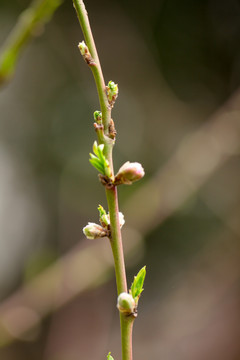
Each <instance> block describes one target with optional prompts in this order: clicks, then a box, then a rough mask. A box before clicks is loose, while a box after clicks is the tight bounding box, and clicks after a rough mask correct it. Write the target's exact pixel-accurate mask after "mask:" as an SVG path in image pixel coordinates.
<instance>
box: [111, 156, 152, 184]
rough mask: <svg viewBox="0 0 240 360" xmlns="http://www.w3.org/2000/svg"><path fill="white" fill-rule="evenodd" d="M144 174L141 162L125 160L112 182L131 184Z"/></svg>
mask: <svg viewBox="0 0 240 360" xmlns="http://www.w3.org/2000/svg"><path fill="white" fill-rule="evenodd" d="M144 175H145V172H144V169H143V167H142V165H141V164H139V163H138V162H134V163H130V162H129V161H127V162H126V163H125V164H123V165H122V166H121V167H120V169H119V170H118V173H117V175H116V177H115V181H114V184H115V185H120V184H127V185H131V184H132V183H133V182H134V181H137V180H140V179H141V178H142V177H143V176H144Z"/></svg>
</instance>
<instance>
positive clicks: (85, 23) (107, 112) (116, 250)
mask: <svg viewBox="0 0 240 360" xmlns="http://www.w3.org/2000/svg"><path fill="white" fill-rule="evenodd" d="M73 4H74V7H75V9H76V12H77V16H78V19H79V22H80V25H81V28H82V31H83V35H84V38H85V41H86V45H87V47H88V49H89V52H90V54H91V56H92V58H93V60H94V63H95V64H96V65H91V66H90V68H91V70H92V72H93V76H94V79H95V82H96V86H97V91H98V96H99V102H100V106H101V111H102V122H103V125H104V134H105V136H104V138H101V142H102V143H103V144H104V145H105V147H104V150H105V156H106V157H107V159H108V161H109V163H110V165H111V169H112V173H114V171H113V162H112V149H113V141H112V140H111V139H109V137H108V131H109V124H110V120H111V108H110V106H109V103H108V99H107V95H106V86H105V81H104V77H103V73H102V69H101V65H100V61H99V58H98V54H97V50H96V46H95V43H94V39H93V35H92V31H91V27H90V23H89V19H88V15H87V11H86V9H85V5H84V3H83V1H82V0H73ZM106 197H107V202H108V210H109V215H110V223H111V239H110V241H111V247H112V253H113V258H114V264H115V274H116V283H117V292H118V295H119V294H121V293H122V292H127V280H126V271H125V263H124V254H123V247H122V235H121V230H120V226H119V215H118V213H119V210H118V195H117V188H116V187H115V186H114V187H113V188H111V189H107V188H106ZM133 321H134V318H133V317H131V316H125V315H123V314H121V313H120V325H121V339H122V360H132V327H133Z"/></svg>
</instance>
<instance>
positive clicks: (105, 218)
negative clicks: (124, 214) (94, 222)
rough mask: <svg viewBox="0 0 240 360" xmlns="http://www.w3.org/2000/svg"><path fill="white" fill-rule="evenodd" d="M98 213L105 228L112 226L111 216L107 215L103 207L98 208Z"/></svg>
mask: <svg viewBox="0 0 240 360" xmlns="http://www.w3.org/2000/svg"><path fill="white" fill-rule="evenodd" d="M98 211H99V220H100V223H101V225H102V226H103V227H107V226H108V225H110V219H109V215H108V214H107V213H106V211H105V210H104V208H103V207H102V205H99V206H98Z"/></svg>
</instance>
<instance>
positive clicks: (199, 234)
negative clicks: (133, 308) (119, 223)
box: [0, 0, 240, 360]
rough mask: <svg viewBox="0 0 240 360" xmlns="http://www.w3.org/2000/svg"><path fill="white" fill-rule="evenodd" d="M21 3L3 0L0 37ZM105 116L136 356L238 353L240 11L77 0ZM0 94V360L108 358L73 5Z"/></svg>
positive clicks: (104, 261)
mask: <svg viewBox="0 0 240 360" xmlns="http://www.w3.org/2000/svg"><path fill="white" fill-rule="evenodd" d="M28 5H29V1H27V0H15V1H13V2H12V1H11V2H9V1H7V0H2V1H1V3H0V28H1V31H0V41H1V44H4V42H5V39H6V38H7V36H8V34H9V33H10V31H11V29H12V28H13V27H14V26H15V24H16V22H17V19H18V16H19V14H20V13H21V12H22V11H23V10H24V9H25V8H27V7H28ZM86 7H87V9H88V13H89V16H90V21H91V24H92V29H93V32H94V36H95V41H96V44H97V47H98V52H99V56H100V59H101V63H102V68H103V71H104V76H105V79H106V81H108V80H113V81H115V82H117V83H118V84H119V89H120V90H119V91H120V93H119V98H118V100H117V102H116V104H115V107H114V110H113V119H114V121H115V125H116V128H117V142H116V145H115V148H114V157H115V169H116V170H117V169H118V167H119V166H121V164H122V163H123V162H125V161H127V160H130V161H139V162H141V163H142V164H143V166H144V168H145V171H146V176H145V178H144V180H142V181H141V182H139V183H136V184H134V185H133V186H131V187H127V186H126V187H121V188H119V198H120V209H121V211H123V212H124V214H125V217H126V224H125V229H124V248H125V251H126V266H127V271H128V282H129V285H130V283H131V281H132V278H133V276H134V274H136V272H137V271H138V270H139V269H140V267H142V266H143V265H145V264H146V265H147V278H146V283H145V291H144V293H143V296H142V298H141V301H140V309H139V316H138V318H137V320H136V322H135V327H134V358H135V359H138V360H146V359H148V358H151V360H159V359H164V360H176V359H177V360H202V359H204V360H239V359H240V344H239V336H240V322H239V316H240V307H239V306H240V253H239V251H240V243H239V239H240V186H239V184H240V161H239V159H240V157H239V149H240V147H239V144H240V89H239V86H240V65H239V64H240V61H239V60H240V3H239V1H237V0H228V1H218V0H182V1H177V0H165V1H164V0H158V1H156V0H149V1H148V2H147V3H146V2H139V1H137V0H132V1H127V0H121V1H120V0H111V1H110V0H102V1H86ZM34 35H38V36H34V38H33V39H32V40H31V41H30V42H29V43H28V45H27V46H26V47H25V48H24V51H23V52H22V54H21V56H20V58H19V61H18V63H17V66H16V69H15V73H14V76H13V77H12V78H11V79H10V80H9V81H8V82H5V83H4V84H2V86H1V89H0V90H1V91H0V109H1V110H0V113H1V120H0V174H1V176H0V199H1V200H0V298H1V303H0V357H1V359H4V360H30V359H31V360H33V359H34V360H77V359H78V360H79V359H82V360H84V359H92V360H94V359H106V355H107V353H108V352H109V351H111V352H112V355H113V356H114V358H115V360H117V359H120V352H121V351H120V336H119V335H120V334H119V324H118V313H117V310H116V289H115V280H114V273H113V268H112V265H113V263H112V257H111V252H110V247H109V244H108V242H107V240H104V239H101V240H99V241H94V242H91V241H88V240H86V239H85V238H84V237H83V234H82V228H83V226H85V224H86V223H87V222H88V221H97V217H98V214H97V210H96V209H97V206H98V204H99V203H101V204H102V205H103V206H106V201H105V198H104V191H103V188H102V185H101V184H100V183H99V182H98V180H97V176H96V171H95V169H93V168H92V167H91V166H90V164H89V162H88V153H89V152H90V151H91V146H92V143H93V141H94V140H95V133H94V130H93V115H92V114H93V111H95V110H97V109H99V104H98V98H97V94H96V88H95V84H94V81H93V77H92V74H91V72H90V71H89V69H88V68H87V66H86V64H85V63H84V61H83V60H82V59H81V56H80V54H79V51H78V48H77V44H78V42H79V41H81V40H82V33H81V29H80V27H79V24H78V21H77V18H76V15H75V12H74V9H73V6H72V2H71V0H65V1H64V2H63V4H62V5H61V6H60V7H59V8H58V9H57V10H56V12H55V14H54V16H53V18H52V19H51V21H50V22H49V23H48V24H47V25H46V26H45V27H42V28H38V31H37V32H35V33H34Z"/></svg>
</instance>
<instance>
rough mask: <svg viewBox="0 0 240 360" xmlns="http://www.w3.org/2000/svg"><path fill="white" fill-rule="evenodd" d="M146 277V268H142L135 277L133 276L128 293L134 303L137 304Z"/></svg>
mask: <svg viewBox="0 0 240 360" xmlns="http://www.w3.org/2000/svg"><path fill="white" fill-rule="evenodd" d="M145 276H146V266H144V267H143V268H142V269H141V270H140V271H139V272H138V274H137V275H136V276H134V280H133V283H132V286H131V290H130V293H131V295H132V297H133V298H134V300H135V301H136V303H137V302H138V299H139V297H140V295H141V293H142V291H143V283H144V279H145Z"/></svg>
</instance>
